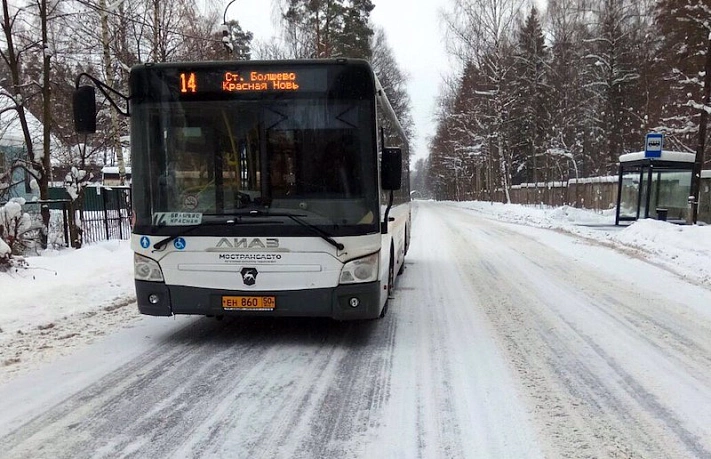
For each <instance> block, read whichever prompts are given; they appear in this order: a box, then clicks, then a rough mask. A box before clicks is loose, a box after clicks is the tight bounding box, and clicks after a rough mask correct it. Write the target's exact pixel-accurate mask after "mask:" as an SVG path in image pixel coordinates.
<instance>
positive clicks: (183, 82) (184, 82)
mask: <svg viewBox="0 0 711 459" xmlns="http://www.w3.org/2000/svg"><path fill="white" fill-rule="evenodd" d="M180 92H182V93H187V92H191V93H195V92H197V82H196V81H195V73H194V72H190V73H181V74H180Z"/></svg>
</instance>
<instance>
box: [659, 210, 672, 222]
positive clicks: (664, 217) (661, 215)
mask: <svg viewBox="0 0 711 459" xmlns="http://www.w3.org/2000/svg"><path fill="white" fill-rule="evenodd" d="M668 212H669V209H664V208H662V207H657V220H661V221H663V222H665V221H667V213H668Z"/></svg>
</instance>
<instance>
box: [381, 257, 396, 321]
mask: <svg viewBox="0 0 711 459" xmlns="http://www.w3.org/2000/svg"><path fill="white" fill-rule="evenodd" d="M394 255H395V254H394V253H393V250H392V249H390V265H389V267H388V299H387V300H385V306H383V310H382V311H380V318H381V319H382V318H383V317H385V314H387V313H388V306H389V305H390V296H391V294H392V292H393V285H394V284H395V256H394Z"/></svg>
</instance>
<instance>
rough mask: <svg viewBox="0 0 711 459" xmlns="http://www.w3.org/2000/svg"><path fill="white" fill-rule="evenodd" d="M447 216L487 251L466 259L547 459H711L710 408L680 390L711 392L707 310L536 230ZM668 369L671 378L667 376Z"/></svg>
mask: <svg viewBox="0 0 711 459" xmlns="http://www.w3.org/2000/svg"><path fill="white" fill-rule="evenodd" d="M436 212H437V214H438V216H439V217H440V218H442V219H443V220H446V221H448V222H456V223H450V225H449V233H450V234H451V235H452V236H453V238H454V239H456V240H457V245H458V246H459V247H462V250H463V248H464V247H468V248H469V250H470V251H471V250H475V251H477V252H478V253H479V260H478V261H477V260H476V259H475V260H472V259H471V257H468V256H460V257H459V263H460V265H461V266H462V270H463V271H466V272H469V273H470V277H471V282H472V284H473V285H474V286H475V290H476V293H477V294H478V295H479V296H480V297H481V299H482V302H483V304H485V305H486V307H485V311H486V314H487V316H488V318H489V320H490V321H491V323H492V324H494V326H495V327H496V329H497V330H498V332H499V335H498V337H499V340H500V341H501V342H502V344H503V347H505V348H506V349H507V350H508V355H509V358H510V360H511V363H512V367H514V368H516V370H517V371H518V374H519V378H520V381H521V385H522V387H523V388H524V392H525V393H527V394H528V397H529V400H530V403H531V407H532V408H531V411H532V412H533V413H534V415H535V416H536V418H537V419H538V426H539V436H540V438H543V439H549V440H548V441H547V444H548V451H547V455H549V456H551V457H599V456H606V457H711V452H710V451H711V450H710V449H709V448H711V446H710V445H709V443H708V440H707V439H708V438H709V430H708V427H706V426H707V425H708V424H704V422H705V419H704V417H703V416H704V414H703V407H701V408H699V409H698V411H696V410H695V409H694V408H693V407H690V406H688V402H687V401H685V400H679V399H675V397H674V394H673V392H672V393H670V391H674V387H677V388H679V390H680V391H681V392H682V393H683V394H699V398H700V399H701V400H704V399H705V400H708V399H709V397H711V389H710V388H711V374H710V373H711V371H710V370H709V368H711V367H709V366H708V363H707V362H708V361H709V360H708V359H709V356H710V355H711V349H709V344H708V340H707V339H705V338H704V336H706V337H708V336H709V335H708V330H709V321H708V320H706V318H705V317H694V314H693V309H690V308H687V307H685V305H683V304H678V303H675V302H674V299H673V298H672V299H670V298H664V299H662V300H660V299H658V298H654V297H652V296H651V295H650V294H649V293H647V292H645V291H644V290H643V289H642V288H641V287H640V286H635V285H627V284H625V283H624V282H623V281H622V280H619V281H618V280H615V279H610V278H606V277H605V273H599V272H596V271H594V270H592V269H590V268H588V267H586V266H584V265H583V264H582V263H575V262H573V261H571V260H570V259H568V258H566V257H565V256H562V255H560V254H559V253H558V252H557V251H555V250H550V249H549V248H547V247H546V246H544V245H543V244H541V243H539V242H538V241H536V240H535V239H534V238H530V237H526V236H525V235H524V233H525V232H526V229H525V228H516V231H513V230H511V229H510V228H509V227H507V226H506V225H501V224H497V223H493V222H487V221H486V220H479V219H477V218H476V217H473V216H471V215H470V214H466V213H462V212H458V211H455V210H451V209H449V210H440V209H437V210H436ZM463 222H467V224H466V225H465V224H463ZM461 252H462V251H460V252H459V253H461ZM620 258H622V257H620ZM690 288H697V287H690ZM605 291H613V292H615V293H616V295H615V296H611V295H609V294H604V293H600V292H605ZM699 292H702V293H703V291H702V290H699ZM652 317H655V318H656V317H660V318H659V319H652ZM662 318H663V319H662ZM670 318H673V319H672V320H668V319H670ZM664 321H667V324H666V325H663V326H661V327H660V323H663V322H664ZM615 345H618V347H617V348H616V347H615ZM626 351H627V352H629V353H634V352H635V351H636V352H638V353H640V354H642V355H639V358H638V359H635V356H634V354H631V355H625V352H626ZM660 365H661V366H662V367H663V368H665V369H669V371H670V373H671V374H670V375H669V376H668V377H666V378H664V379H663V380H660V381H655V376H656V375H657V374H658V373H656V372H657V371H659V368H655V366H660ZM682 398H683V397H682ZM695 415H698V416H699V417H700V419H697V418H696V417H697V416H695Z"/></svg>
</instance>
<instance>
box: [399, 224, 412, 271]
mask: <svg viewBox="0 0 711 459" xmlns="http://www.w3.org/2000/svg"><path fill="white" fill-rule="evenodd" d="M409 248H410V230H409V229H408V228H407V226H405V250H404V252H403V254H402V264H401V265H400V269H398V270H397V275H398V276H399V275H400V274H402V273H404V272H405V255H407V249H409Z"/></svg>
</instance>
